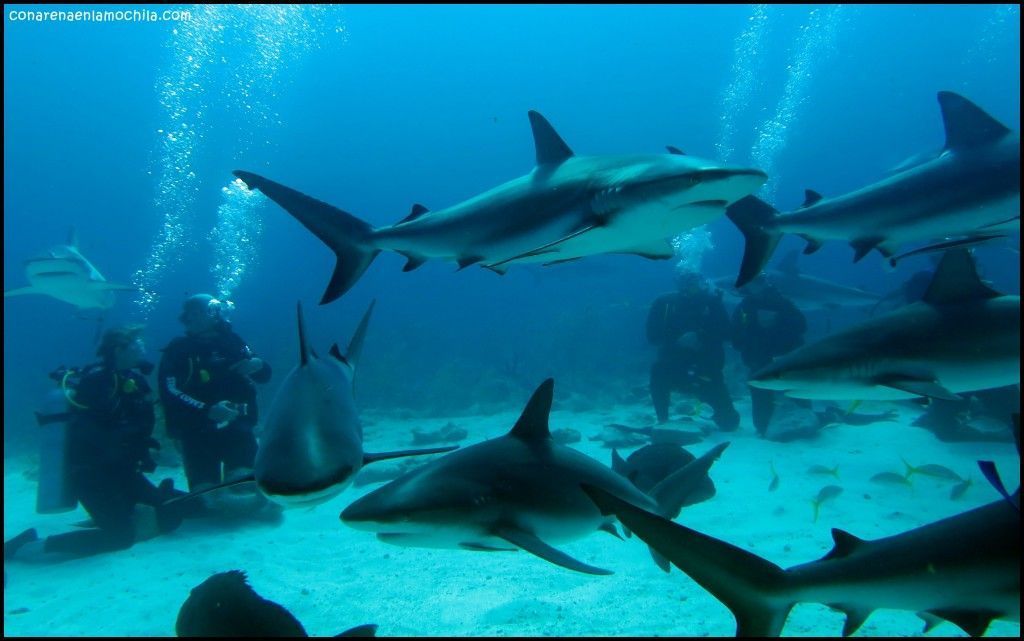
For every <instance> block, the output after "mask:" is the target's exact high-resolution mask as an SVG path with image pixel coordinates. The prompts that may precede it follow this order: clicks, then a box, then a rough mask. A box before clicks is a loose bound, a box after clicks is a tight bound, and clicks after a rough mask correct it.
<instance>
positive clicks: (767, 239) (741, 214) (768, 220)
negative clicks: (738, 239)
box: [725, 196, 782, 287]
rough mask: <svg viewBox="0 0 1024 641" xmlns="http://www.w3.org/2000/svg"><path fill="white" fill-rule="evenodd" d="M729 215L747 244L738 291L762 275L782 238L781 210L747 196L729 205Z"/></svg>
mask: <svg viewBox="0 0 1024 641" xmlns="http://www.w3.org/2000/svg"><path fill="white" fill-rule="evenodd" d="M725 214H726V216H728V217H729V220H731V221H732V222H733V224H734V225H736V226H737V227H738V228H739V230H740V231H741V232H742V233H743V238H744V239H745V240H746V247H745V248H744V249H743V263H742V264H741V265H740V275H739V277H738V278H737V279H736V287H743V286H744V285H746V284H747V283H749V282H750V281H752V280H753V279H754V278H756V277H757V275H758V274H760V273H761V270H762V269H764V266H765V264H767V263H768V260H769V259H770V258H771V257H772V253H774V252H775V248H776V247H777V246H778V244H779V240H780V239H781V238H782V234H781V233H780V232H779V231H778V230H777V229H776V228H775V215H776V214H778V210H776V209H775V208H774V207H772V206H771V205H769V204H768V203H766V202H764V201H763V200H761V199H760V198H757V197H756V196H747V197H745V198H741V199H740V200H737V201H736V202H734V203H733V204H731V205H729V207H728V208H727V209H726V210H725Z"/></svg>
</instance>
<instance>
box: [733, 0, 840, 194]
mask: <svg viewBox="0 0 1024 641" xmlns="http://www.w3.org/2000/svg"><path fill="white" fill-rule="evenodd" d="M844 19H845V14H844V12H843V7H842V5H832V6H821V7H813V8H811V9H810V11H809V13H808V16H807V22H806V23H804V25H803V26H802V27H800V36H799V38H798V39H797V42H796V44H795V46H794V51H795V52H796V53H795V55H794V56H793V58H792V60H791V62H790V63H789V65H788V66H787V67H786V70H787V72H788V73H787V76H786V84H785V86H784V87H783V89H782V97H781V98H780V99H779V104H778V107H777V108H776V110H775V115H774V116H772V117H771V118H769V119H768V120H766V121H764V122H763V123H761V126H760V127H758V128H757V136H756V141H755V142H754V148H753V149H752V150H751V152H750V155H751V159H752V161H753V163H754V166H755V167H757V168H758V169H761V170H763V171H765V172H767V174H768V182H766V183H765V185H764V187H762V188H761V198H763V199H765V200H767V201H769V202H771V201H772V200H773V199H774V196H775V190H776V189H777V188H778V184H779V177H778V172H776V171H774V166H775V161H776V160H777V159H778V157H779V154H780V153H781V152H782V150H783V149H785V147H786V143H787V142H788V138H789V135H788V134H789V129H790V127H791V126H792V125H793V123H794V122H795V121H796V118H797V116H798V115H799V113H800V109H801V107H803V105H804V103H805V102H807V98H808V95H809V94H808V87H809V85H810V82H811V79H812V78H813V77H814V74H815V72H816V71H817V70H818V68H819V67H820V65H821V64H822V63H823V62H825V60H827V59H828V56H829V54H831V53H832V52H834V51H835V49H836V37H837V34H838V33H839V28H840V26H841V25H842V23H843V21H844Z"/></svg>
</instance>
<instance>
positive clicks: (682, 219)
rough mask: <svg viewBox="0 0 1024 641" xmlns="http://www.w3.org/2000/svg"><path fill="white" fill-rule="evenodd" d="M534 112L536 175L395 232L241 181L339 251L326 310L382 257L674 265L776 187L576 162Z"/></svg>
mask: <svg viewBox="0 0 1024 641" xmlns="http://www.w3.org/2000/svg"><path fill="white" fill-rule="evenodd" d="M528 115H529V120H530V125H531V127H532V128H533V137H534V143H535V146H536V157H537V165H536V167H535V168H534V169H533V171H531V172H530V173H528V174H526V175H525V176H522V177H520V178H516V179H514V180H511V181H509V182H507V183H504V184H502V185H499V186H497V187H495V188H493V189H491V190H489V191H486V192H484V193H482V194H479V195H477V196H474V197H472V198H470V199H468V200H465V201H463V202H461V203H458V204H456V205H453V206H451V207H448V208H446V209H440V210H436V211H428V210H427V208H426V207H424V206H422V205H414V206H413V208H412V211H411V212H410V213H409V215H408V216H406V217H405V218H403V219H402V220H400V221H399V222H398V223H396V224H394V225H390V226H384V227H376V228H375V227H372V226H371V225H370V224H369V223H367V222H365V221H363V220H360V219H359V218H356V217H355V216H353V215H352V214H349V213H347V212H345V211H342V210H341V209H338V208H336V207H333V206H331V205H328V204H327V203H324V202H321V201H319V200H316V199H315V198H312V197H310V196H307V195H305V194H303V193H300V192H298V191H295V190H294V189H291V188H289V187H285V186H284V185H281V184H279V183H276V182H274V181H272V180H269V179H267V178H264V177H263V176H259V175H256V174H254V173H251V172H247V171H235V172H234V174H235V176H237V177H238V178H241V179H242V181H244V182H245V184H246V185H248V187H249V188H250V189H258V190H260V191H261V192H263V193H264V194H265V195H266V196H268V197H269V198H270V199H271V200H273V201H274V202H276V203H277V204H278V205H280V206H281V207H283V208H284V209H285V210H286V211H288V213H290V214H291V215H292V216H294V217H295V218H296V219H297V220H298V221H299V222H300V223H302V224H303V225H304V226H305V227H306V228H307V229H309V230H310V231H311V232H313V234H315V235H316V236H317V238H319V239H320V240H321V241H323V242H324V244H326V245H327V246H328V247H330V248H331V249H332V250H333V251H334V253H335V255H336V256H337V266H336V267H335V270H334V274H333V276H332V277H331V281H330V284H328V286H327V289H326V291H325V292H324V295H323V298H322V300H321V304H326V303H329V302H331V301H333V300H335V299H337V298H338V297H340V296H342V295H343V294H344V293H345V292H347V291H348V290H349V289H350V288H351V287H352V286H353V285H355V284H356V282H357V281H358V280H359V278H360V277H361V276H362V274H363V272H365V271H366V269H367V267H369V265H370V263H371V262H372V261H373V259H374V258H375V257H376V256H377V254H379V253H380V252H381V251H384V250H389V251H394V252H397V253H399V254H402V255H403V256H405V257H406V258H407V259H408V262H407V263H406V264H405V267H404V270H403V271H410V270H413V269H416V268H417V267H419V266H420V265H422V264H423V263H424V262H426V261H427V260H429V259H442V260H452V261H455V262H456V263H458V266H459V269H462V268H464V267H467V266H469V265H474V264H479V265H482V266H483V267H486V268H488V269H491V270H493V271H495V272H497V273H499V274H504V273H505V272H506V270H508V268H509V267H510V266H512V265H514V264H522V263H543V264H544V265H551V264H555V263H562V262H566V261H570V260H576V259H579V258H583V257H585V256H593V255H597V254H636V255H639V256H643V257H645V258H652V259H667V258H671V257H672V256H673V255H674V249H673V247H672V244H671V243H670V238H672V237H674V236H675V235H677V234H679V233H680V232H682V231H685V230H687V229H692V228H694V227H698V226H700V225H703V224H705V223H708V222H710V221H712V220H714V219H716V218H718V217H719V216H721V215H722V214H724V213H725V208H726V207H727V206H729V205H730V204H732V203H734V202H736V201H737V200H739V199H740V198H743V197H744V196H747V195H748V194H751V193H753V192H754V190H756V189H758V188H759V187H760V186H761V185H762V184H764V182H765V180H766V179H767V176H766V174H765V173H764V172H762V171H760V170H758V169H750V168H744V167H730V166H723V165H721V164H720V163H716V162H713V161H710V160H703V159H700V158H695V157H693V156H686V155H680V154H675V153H669V154H648V155H632V156H611V155H608V156H577V155H575V154H574V153H573V151H572V149H570V148H569V146H568V145H567V144H566V143H565V141H564V140H562V138H561V136H559V135H558V133H557V132H556V131H555V129H554V128H553V127H552V126H551V124H550V123H549V122H548V121H547V120H546V119H545V118H544V117H543V116H542V115H540V114H539V113H537V112H536V111H530V112H529V114H528Z"/></svg>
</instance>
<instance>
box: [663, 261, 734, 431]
mask: <svg viewBox="0 0 1024 641" xmlns="http://www.w3.org/2000/svg"><path fill="white" fill-rule="evenodd" d="M677 286H678V288H679V289H678V291H676V292H672V293H669V294H664V295H662V296H660V297H658V298H657V299H655V301H654V302H653V303H651V310H650V312H649V314H648V316H647V340H648V341H649V342H650V343H651V344H653V345H656V346H657V347H658V358H657V360H656V361H655V362H654V364H653V365H652V366H651V400H652V401H653V402H654V411H655V413H656V414H657V416H658V422H659V423H665V422H667V421H668V406H669V400H670V397H671V393H672V391H681V392H684V393H689V394H693V395H695V396H696V397H697V398H698V399H699V400H700V401H702V402H704V403H707V404H708V405H710V406H711V408H712V409H713V410H714V416H713V417H712V420H714V422H715V424H716V425H717V426H718V428H719V429H721V430H725V431H731V430H735V429H736V428H737V427H739V424H740V415H739V413H738V412H737V411H736V408H735V407H733V404H732V398H731V397H730V396H729V390H728V389H727V388H726V386H725V379H724V378H723V375H722V369H723V368H724V367H725V347H724V345H725V340H726V338H727V337H728V333H729V317H728V315H727V314H726V313H725V306H724V305H723V304H722V292H718V294H713V293H712V292H711V291H709V288H708V285H707V281H706V279H704V277H702V276H701V275H700V274H699V273H697V272H683V273H682V274H680V275H679V277H678V279H677Z"/></svg>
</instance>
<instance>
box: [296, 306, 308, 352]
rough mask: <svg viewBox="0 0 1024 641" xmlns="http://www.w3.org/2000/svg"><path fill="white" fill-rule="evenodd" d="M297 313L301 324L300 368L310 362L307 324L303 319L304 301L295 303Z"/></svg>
mask: <svg viewBox="0 0 1024 641" xmlns="http://www.w3.org/2000/svg"><path fill="white" fill-rule="evenodd" d="M295 312H296V316H297V317H298V324H299V367H302V366H304V365H305V364H306V363H308V362H309V346H308V345H307V344H306V323H305V321H304V320H303V319H302V301H298V302H297V303H295Z"/></svg>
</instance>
